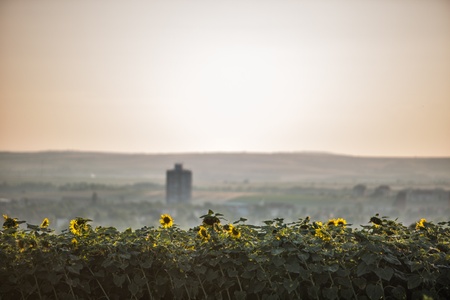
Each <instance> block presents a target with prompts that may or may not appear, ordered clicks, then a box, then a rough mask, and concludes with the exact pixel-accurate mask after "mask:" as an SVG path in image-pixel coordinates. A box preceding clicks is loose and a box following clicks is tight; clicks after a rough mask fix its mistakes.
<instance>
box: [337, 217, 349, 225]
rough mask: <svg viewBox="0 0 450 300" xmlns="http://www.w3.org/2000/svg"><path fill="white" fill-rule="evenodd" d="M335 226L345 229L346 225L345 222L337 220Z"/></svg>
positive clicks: (340, 219) (341, 219)
mask: <svg viewBox="0 0 450 300" xmlns="http://www.w3.org/2000/svg"><path fill="white" fill-rule="evenodd" d="M335 225H336V226H342V227H345V226H346V225H347V221H346V220H345V219H343V218H337V219H336V221H335Z"/></svg>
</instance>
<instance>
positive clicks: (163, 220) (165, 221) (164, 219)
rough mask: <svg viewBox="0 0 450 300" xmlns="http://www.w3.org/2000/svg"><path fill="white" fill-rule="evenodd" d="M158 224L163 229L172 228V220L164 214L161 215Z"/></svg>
mask: <svg viewBox="0 0 450 300" xmlns="http://www.w3.org/2000/svg"><path fill="white" fill-rule="evenodd" d="M159 223H161V226H162V227H164V228H170V227H172V226H173V219H172V217H171V216H170V215H168V214H164V215H161V219H159Z"/></svg>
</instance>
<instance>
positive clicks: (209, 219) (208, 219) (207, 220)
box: [203, 216, 220, 226]
mask: <svg viewBox="0 0 450 300" xmlns="http://www.w3.org/2000/svg"><path fill="white" fill-rule="evenodd" d="M215 224H220V220H219V218H218V217H216V216H205V217H204V218H203V225H205V226H213V225H215Z"/></svg>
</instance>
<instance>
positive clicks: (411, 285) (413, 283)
mask: <svg viewBox="0 0 450 300" xmlns="http://www.w3.org/2000/svg"><path fill="white" fill-rule="evenodd" d="M421 283H422V278H421V277H420V276H419V275H416V274H414V275H412V276H411V277H409V278H408V290H412V289H415V288H416V287H418V286H419V285H420V284H421Z"/></svg>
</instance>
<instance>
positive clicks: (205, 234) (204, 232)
mask: <svg viewBox="0 0 450 300" xmlns="http://www.w3.org/2000/svg"><path fill="white" fill-rule="evenodd" d="M198 235H199V236H200V237H201V238H202V239H203V240H205V241H207V240H209V239H210V238H211V235H210V234H209V233H208V229H207V228H206V227H205V226H200V229H199V230H198Z"/></svg>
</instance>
